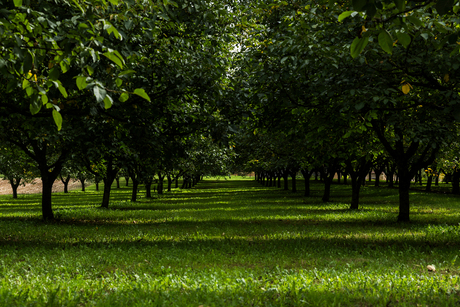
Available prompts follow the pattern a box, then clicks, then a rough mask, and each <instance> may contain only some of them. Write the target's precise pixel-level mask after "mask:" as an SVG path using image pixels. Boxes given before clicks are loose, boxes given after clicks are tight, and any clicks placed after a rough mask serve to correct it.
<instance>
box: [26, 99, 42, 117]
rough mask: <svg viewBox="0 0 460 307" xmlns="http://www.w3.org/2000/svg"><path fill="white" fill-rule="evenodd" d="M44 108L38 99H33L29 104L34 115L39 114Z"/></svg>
mask: <svg viewBox="0 0 460 307" xmlns="http://www.w3.org/2000/svg"><path fill="white" fill-rule="evenodd" d="M41 108H42V104H41V103H39V102H38V101H37V100H35V99H34V100H32V102H31V103H30V105H29V110H30V113H32V115H35V114H37V113H38V112H40V109H41Z"/></svg>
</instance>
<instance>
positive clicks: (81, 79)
mask: <svg viewBox="0 0 460 307" xmlns="http://www.w3.org/2000/svg"><path fill="white" fill-rule="evenodd" d="M87 85H88V84H87V83H86V77H85V76H79V77H77V87H78V89H79V90H84V89H85V88H86V86H87Z"/></svg>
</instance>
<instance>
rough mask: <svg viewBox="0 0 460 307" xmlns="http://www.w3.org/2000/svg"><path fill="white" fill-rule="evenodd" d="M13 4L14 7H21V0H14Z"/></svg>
mask: <svg viewBox="0 0 460 307" xmlns="http://www.w3.org/2000/svg"><path fill="white" fill-rule="evenodd" d="M14 6H15V7H21V6H22V0H14Z"/></svg>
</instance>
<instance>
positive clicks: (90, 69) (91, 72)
mask: <svg viewBox="0 0 460 307" xmlns="http://www.w3.org/2000/svg"><path fill="white" fill-rule="evenodd" d="M86 70H87V71H88V74H89V75H90V76H91V75H92V74H93V73H94V68H92V67H91V66H86Z"/></svg>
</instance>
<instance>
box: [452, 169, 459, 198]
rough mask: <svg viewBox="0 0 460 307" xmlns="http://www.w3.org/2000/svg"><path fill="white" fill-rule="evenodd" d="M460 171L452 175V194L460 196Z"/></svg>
mask: <svg viewBox="0 0 460 307" xmlns="http://www.w3.org/2000/svg"><path fill="white" fill-rule="evenodd" d="M459 183H460V171H459V170H457V169H456V170H454V173H453V174H452V194H460V185H459Z"/></svg>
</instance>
